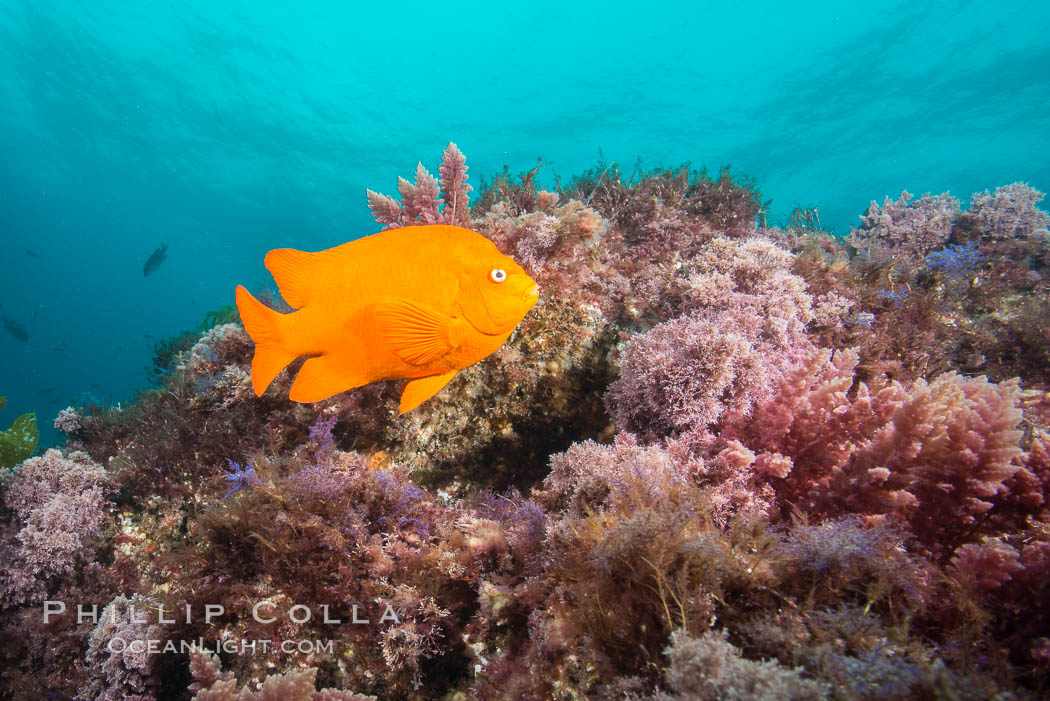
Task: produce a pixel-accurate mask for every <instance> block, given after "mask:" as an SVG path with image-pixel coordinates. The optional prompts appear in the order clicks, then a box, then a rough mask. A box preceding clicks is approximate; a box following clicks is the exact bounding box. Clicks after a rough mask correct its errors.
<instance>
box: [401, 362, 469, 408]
mask: <svg viewBox="0 0 1050 701" xmlns="http://www.w3.org/2000/svg"><path fill="white" fill-rule="evenodd" d="M457 372H459V371H458V370H453V371H452V372H448V373H445V374H444V375H431V376H429V377H420V378H419V379H416V380H410V381H409V382H408V384H406V385H405V389H404V390H402V391H401V405H400V406H399V407H398V408H399V409H400V412H401V413H402V414H404V413H405V412H408V411H412V410H413V409H415V408H416V407H417V406H419V405H420V404H422V403H423V402H425V401H426V400H428V399H430V398H431V397H433V396H434V395H435V394H437V393H438V392H440V391H441V390H442V389H443V388H444V387H445V385H447V384H448V383H449V381H450V380H452V378H453V377H455V376H456V373H457Z"/></svg>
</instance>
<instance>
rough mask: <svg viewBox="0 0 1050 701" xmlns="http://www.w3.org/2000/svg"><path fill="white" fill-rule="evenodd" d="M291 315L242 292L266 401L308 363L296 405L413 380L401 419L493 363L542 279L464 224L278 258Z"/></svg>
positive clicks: (274, 263) (271, 266)
mask: <svg viewBox="0 0 1050 701" xmlns="http://www.w3.org/2000/svg"><path fill="white" fill-rule="evenodd" d="M264 264H265V265H266V268H267V270H269V271H270V273H271V274H273V277H274V280H276V281H277V286H278V288H279V289H280V291H281V296H283V297H284V299H285V300H286V301H287V302H288V304H290V305H291V306H292V307H294V308H295V309H296V311H294V312H291V313H290V314H282V313H280V312H277V311H275V310H273V309H270V308H269V307H267V306H265V305H264V304H262V303H261V302H259V301H258V300H257V299H255V298H254V297H252V295H251V294H250V293H249V292H248V290H246V289H245V288H244V287H243V286H241V285H238V286H237V309H238V310H239V311H240V313H241V320H242V321H243V322H244V328H245V329H246V330H247V331H248V334H249V335H250V336H251V337H252V340H253V341H255V357H254V358H253V359H252V386H253V387H254V389H255V393H256V394H257V395H262V393H263V392H264V391H265V390H266V388H267V387H268V386H269V385H270V383H271V382H273V379H274V378H275V377H276V376H277V374H278V373H279V372H281V370H283V369H284V368H285V366H287V365H288V364H289V363H290V362H292V361H293V360H295V359H296V358H298V357H300V356H303V355H307V356H310V358H309V359H307V361H306V362H305V363H304V364H303V366H302V369H300V370H299V374H298V375H296V377H295V382H294V383H293V384H292V389H291V391H290V392H289V393H288V397H289V398H290V399H292V400H294V401H297V402H316V401H320V400H322V399H327V398H328V397H331V396H332V395H334V394H339V393H340V392H345V391H346V390H348V389H352V388H354V387H360V386H361V385H367V384H369V383H371V382H376V381H378V380H394V379H407V380H409V382H408V383H407V384H406V385H405V388H404V391H403V392H402V393H401V413H405V412H406V411H411V410H412V409H415V408H416V407H417V406H419V405H420V404H421V403H423V402H424V401H425V400H427V399H429V398H430V397H432V396H434V395H435V394H437V393H438V392H439V391H440V390H441V388H442V387H444V386H445V385H446V384H448V382H449V380H451V379H452V378H453V376H455V374H456V373H457V372H459V371H460V370H462V369H463V368H465V367H469V366H470V365H473V364H474V363H476V362H478V361H479V360H481V359H482V358H485V357H487V356H488V355H490V354H492V353H493V352H495V351H496V349H497V348H499V347H500V346H501V345H503V342H504V341H506V340H507V338H508V337H509V336H510V334H511V332H512V331H513V330H514V328H515V327H516V326H517V325H518V323H519V322H520V321H521V320H522V319H523V318H524V316H525V314H526V313H528V311H529V310H530V309H532V307H533V305H535V304H536V301H537V299H538V297H539V288H538V286H537V285H536V282H535V281H534V280H533V279H532V278H531V277H529V276H528V274H527V273H526V272H525V271H524V270H522V268H521V266H519V265H518V264H517V263H515V262H514V261H513V260H511V259H510V258H509V257H507V256H505V255H503V254H502V253H500V252H499V250H498V249H497V248H496V246H495V244H493V243H492V242H491V241H489V240H488V239H487V238H485V237H484V236H481V235H480V234H477V233H475V232H473V231H470V230H469V229H463V228H461V227H458V226H444V225H428V226H408V227H404V228H401V229H390V230H387V231H382V232H380V233H378V234H373V235H371V236H366V237H364V238H360V239H357V240H355V241H350V242H349V243H344V244H343V245H341V246H336V247H335V248H329V249H328V250H326V251H318V252H317V253H307V252H304V251H296V250H293V249H291V248H279V249H276V250H273V251H270V252H269V253H267V254H266V258H265V259H264Z"/></svg>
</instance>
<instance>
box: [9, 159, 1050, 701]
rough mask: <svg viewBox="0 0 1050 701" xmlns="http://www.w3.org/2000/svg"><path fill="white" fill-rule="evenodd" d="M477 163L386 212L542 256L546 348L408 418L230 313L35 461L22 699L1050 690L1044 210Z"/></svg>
mask: <svg viewBox="0 0 1050 701" xmlns="http://www.w3.org/2000/svg"><path fill="white" fill-rule="evenodd" d="M439 173H440V177H439V178H434V177H433V176H431V175H430V174H429V173H428V172H427V170H426V169H425V168H424V167H423V166H422V165H420V166H419V167H418V168H417V171H416V175H415V179H414V182H410V181H408V180H405V179H402V180H401V181H400V183H399V186H398V190H399V193H400V199H399V200H398V199H394V198H392V197H387V196H385V195H380V194H378V193H376V192H371V191H369V193H368V197H369V202H370V205H371V207H372V211H373V213H374V214H375V216H376V219H377V221H378V223H379V224H380V225H381V226H385V227H388V228H393V227H398V226H411V225H414V224H430V223H455V224H460V225H464V226H470V227H471V228H472V229H474V230H475V231H478V232H479V233H481V234H483V235H485V236H487V237H489V238H490V239H491V240H492V241H493V242H495V244H496V245H497V247H499V248H500V249H501V250H502V251H503V252H505V253H507V254H508V255H511V256H512V257H514V258H515V259H516V260H518V261H519V262H520V263H521V264H522V265H523V267H525V268H526V270H528V272H529V273H530V275H532V276H533V277H534V278H535V279H536V280H537V281H538V283H539V285H540V287H541V290H542V293H541V300H540V302H539V303H538V305H537V306H536V307H535V308H534V309H533V311H532V312H530V314H529V315H528V316H527V317H526V319H525V320H524V321H523V322H522V324H521V325H520V326H519V327H518V328H517V330H516V331H515V333H514V334H513V335H512V336H511V338H510V339H509V340H508V342H507V343H506V344H505V345H504V346H503V347H502V348H501V349H500V350H499V351H498V352H497V353H495V354H494V355H492V356H491V357H489V358H487V359H486V360H484V361H482V362H480V363H478V364H477V365H475V366H472V367H470V368H468V369H466V370H464V371H463V372H461V373H459V375H458V376H457V377H456V378H455V379H454V380H453V381H452V382H451V383H450V384H449V385H448V386H447V387H446V388H445V389H444V390H442V391H441V392H440V393H439V394H438V395H437V396H435V397H434V398H432V399H431V400H429V401H427V402H425V403H424V404H423V405H422V406H421V407H420V408H419V409H417V410H415V411H413V412H410V413H408V414H405V415H401V416H399V415H398V411H397V390H398V387H397V384H396V383H393V382H389V383H377V384H375V385H371V386H367V387H362V388H359V389H357V390H353V391H350V392H347V393H345V394H342V395H338V396H336V397H333V398H331V399H329V400H326V401H323V402H318V403H315V404H297V403H294V402H291V401H289V400H288V399H287V394H288V389H289V387H290V384H291V381H292V378H293V377H294V374H295V371H296V369H297V365H293V366H292V367H291V368H289V370H287V371H285V372H284V373H282V374H281V375H280V376H279V377H278V379H277V381H276V382H275V383H274V385H273V386H272V387H271V388H270V389H268V390H267V391H266V392H265V393H264V394H263V396H261V397H256V396H255V394H254V392H253V391H252V387H251V380H250V364H251V355H252V344H251V340H250V339H249V338H248V336H247V335H246V334H245V332H244V330H243V328H242V327H241V326H240V324H239V323H238V322H237V320H236V318H235V317H230V316H229V315H228V314H217V315H214V316H213V317H211V318H210V319H209V320H208V322H207V323H206V324H205V325H204V326H203V327H202V329H199V330H198V331H196V332H193V333H191V334H188V335H185V336H183V337H182V338H180V339H177V340H172V341H170V342H166V343H163V344H160V345H159V346H158V349H157V357H156V358H155V364H156V370H157V386H156V387H155V388H153V389H150V390H148V391H145V392H143V393H142V394H141V395H140V396H138V397H137V398H136V400H135V401H134V402H132V403H129V404H126V405H124V406H122V407H102V406H78V407H71V408H69V409H67V410H65V411H63V412H62V413H61V414H60V415H59V417H58V418H57V420H56V423H55V425H56V427H57V428H59V429H60V430H62V431H63V432H65V434H66V436H67V440H66V444H65V446H63V447H62V448H60V449H52V450H48V451H47V452H46V453H44V454H43V455H41V456H37V457H30V458H28V459H25V460H24V461H22V462H20V464H18V465H16V466H15V467H14V468H13V469H12V470H10V471H5V473H6V474H5V475H4V477H3V480H2V482H0V490H2V491H0V498H2V502H0V503H2V509H0V532H2V533H3V539H2V540H0V550H2V554H3V556H2V557H0V640H2V645H0V650H2V653H0V654H2V655H3V667H2V671H0V693H2V694H3V695H4V696H5V697H7V698H17V699H28V698H51V699H60V698H76V699H84V700H89V699H90V700H95V699H98V700H106V699H143V700H145V699H189V698H195V699H200V700H202V701H205V700H218V699H240V700H248V699H258V700H268V699H292V700H296V699H315V700H318V701H338V700H340V699H345V700H360V699H365V698H381V699H439V698H441V699H468V698H481V699H535V698H554V699H583V698H585V699H622V698H632V699H756V698H761V699H811V698H812V699H818V698H820V699H823V698H827V699H912V698H929V699H971V698H972V699H983V698H991V697H996V698H1003V699H1006V698H1018V699H1025V698H1039V697H1045V695H1046V694H1047V693H1050V506H1048V504H1047V497H1048V495H1050V392H1048V390H1050V357H1048V356H1047V348H1048V342H1050V309H1048V308H1047V299H1048V294H1050V232H1048V231H1047V224H1048V221H1050V219H1048V217H1047V214H1046V213H1045V212H1043V211H1042V210H1041V209H1039V208H1038V206H1037V205H1038V203H1039V201H1040V199H1041V198H1042V193H1039V192H1037V191H1036V190H1034V189H1033V188H1031V187H1029V186H1027V185H1025V184H1022V183H1015V184H1012V185H1008V186H1005V187H1002V188H999V189H997V190H995V191H994V192H985V193H978V194H975V195H973V197H972V199H971V200H970V203H969V206H968V208H966V209H965V210H964V209H962V205H961V203H960V202H959V200H957V199H955V198H953V197H952V196H951V195H949V194H948V193H944V194H943V195H938V196H929V195H927V196H924V197H922V198H919V199H917V200H915V199H913V198H912V197H911V196H910V195H908V194H907V193H904V194H902V195H901V196H900V198H898V199H897V200H891V199H890V198H887V199H886V201H885V202H884V204H882V205H881V206H880V205H878V204H877V203H875V202H873V203H872V206H871V208H870V209H869V210H868V211H867V212H866V213H865V214H864V215H863V216H862V217H861V220H860V225H859V226H858V227H856V228H855V229H854V230H853V231H852V232H851V233H850V235H849V236H848V237H846V238H845V239H842V238H836V237H834V236H831V235H829V234H828V233H826V232H824V231H823V230H822V229H821V226H820V221H819V216H818V213H817V212H815V211H802V210H799V211H796V212H795V213H794V214H793V215H792V216H791V218H790V219H789V220H788V221H786V222H784V223H783V224H782V225H781V226H771V225H769V223H768V222H767V220H766V215H765V204H764V203H763V201H762V199H761V195H760V193H759V192H758V190H757V188H756V187H755V186H754V185H753V184H751V183H750V182H748V181H746V180H742V179H740V178H737V177H734V176H733V175H732V174H731V173H730V172H729V171H728V170H723V171H721V172H719V173H718V174H717V175H715V176H712V175H710V174H708V173H706V172H703V171H700V172H697V171H694V170H691V169H690V168H689V167H688V166H683V167H681V168H677V169H670V170H656V171H652V172H641V171H638V170H636V171H635V172H634V173H633V174H632V175H630V176H626V175H625V174H623V173H621V172H620V170H619V168H618V167H617V166H616V165H615V164H604V163H603V164H599V165H598V166H597V167H596V168H595V169H593V170H591V171H589V172H587V173H584V174H582V175H580V176H577V177H576V178H574V179H573V180H572V182H571V183H569V184H568V185H565V186H559V187H558V188H556V189H555V190H553V191H548V190H543V189H540V188H539V187H538V186H537V185H536V175H537V172H536V171H532V172H530V173H524V174H522V175H520V176H511V175H510V174H509V173H504V174H502V175H500V176H497V177H496V178H494V179H493V180H492V181H491V182H488V183H485V184H483V186H482V187H481V191H480V192H479V193H477V194H476V196H475V198H474V201H473V203H472V204H471V203H470V202H469V192H470V186H469V185H468V184H467V166H466V161H465V159H464V158H463V156H462V154H461V153H460V152H459V150H458V149H457V148H456V147H455V146H454V145H452V144H450V145H449V148H448V149H446V151H445V153H444V154H443V157H442V161H441V166H440V169H439ZM279 302H280V301H279V300H275V305H278V304H279ZM190 642H193V643H197V646H198V648H199V649H195V650H193V651H189V650H188V649H186V648H187V646H188V644H189V643H190Z"/></svg>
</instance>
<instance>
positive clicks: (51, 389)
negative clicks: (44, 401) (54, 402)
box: [36, 387, 58, 397]
mask: <svg viewBox="0 0 1050 701" xmlns="http://www.w3.org/2000/svg"><path fill="white" fill-rule="evenodd" d="M56 389H58V388H57V387H45V388H43V389H38V390H37V392H36V396H38V397H43V396H44V395H45V394H53V393H54V391H55V390H56Z"/></svg>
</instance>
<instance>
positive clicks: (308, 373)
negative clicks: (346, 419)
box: [288, 355, 368, 402]
mask: <svg viewBox="0 0 1050 701" xmlns="http://www.w3.org/2000/svg"><path fill="white" fill-rule="evenodd" d="M365 384H368V380H366V379H364V378H359V377H355V376H354V375H353V374H352V373H348V372H346V371H345V370H343V369H342V368H340V367H338V366H337V365H336V363H335V361H334V360H333V359H332V358H331V357H330V356H326V355H318V356H315V357H313V358H310V359H308V360H307V361H306V362H305V363H303V366H302V368H300V369H299V374H298V375H296V376H295V382H293V383H292V389H291V390H290V391H289V392H288V398H289V399H291V400H292V401H293V402H319V401H321V400H322V399H328V398H329V397H331V396H333V395H336V394H339V393H340V392H345V391H346V390H348V389H353V388H354V387H360V386H361V385H365Z"/></svg>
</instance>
